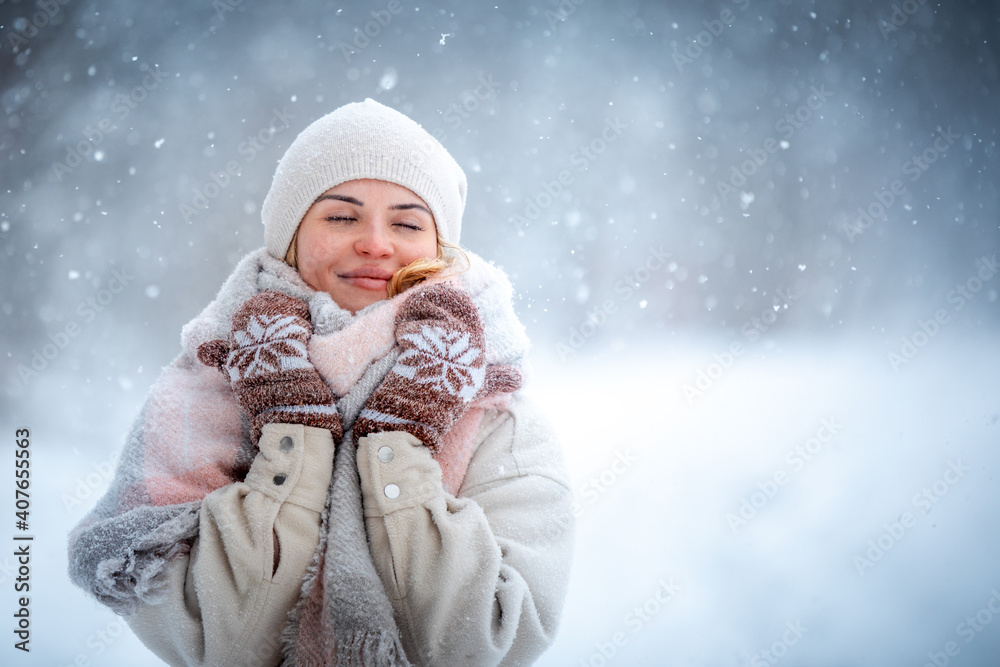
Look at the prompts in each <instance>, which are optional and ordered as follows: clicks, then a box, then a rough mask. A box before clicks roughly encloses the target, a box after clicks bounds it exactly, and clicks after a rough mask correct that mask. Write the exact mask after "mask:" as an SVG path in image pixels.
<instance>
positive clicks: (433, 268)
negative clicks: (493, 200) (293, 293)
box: [285, 229, 470, 299]
mask: <svg viewBox="0 0 1000 667" xmlns="http://www.w3.org/2000/svg"><path fill="white" fill-rule="evenodd" d="M298 245H299V230H298V229H296V230H295V233H294V234H292V241H291V243H289V244H288V250H287V251H286V252H285V264H288V266H290V267H292V268H293V269H295V270H296V271H298V270H299V263H298ZM437 249H438V252H437V257H434V258H429V257H421V258H420V259H415V260H413V261H412V262H410V263H409V264H407V265H406V266H404V267H401V268H399V269H397V270H396V272H395V273H394V274H392V278H390V279H389V284H388V285H386V292H387V294H386V298H388V299H391V298H392V297H394V296H396V295H397V294H402V293H403V292H405V291H406V290H408V289H410V288H411V287H413V286H414V285H417V284H419V283H421V282H423V281H424V280H426V279H427V278H434V277H437V276H438V274H440V273H442V272H443V271H445V270H446V269H450V268H452V267H453V266H454V265H455V263H456V260H457V259H458V258H459V256H461V258H462V260H463V261H464V262H465V268H463V269H462V270H461V271H456V272H455V273H453V274H451V275H452V276H457V275H458V274H460V273H465V272H466V271H468V270H469V265H470V264H469V256H468V255H466V254H465V251H464V250H462V249H461V248H460V247H458V246H457V245H455V244H454V243H449V242H448V241H445V240H443V239H442V238H441V237H440V236H438V237H437ZM441 277H450V276H441Z"/></svg>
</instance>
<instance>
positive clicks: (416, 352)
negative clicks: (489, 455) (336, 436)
mask: <svg viewBox="0 0 1000 667" xmlns="http://www.w3.org/2000/svg"><path fill="white" fill-rule="evenodd" d="M483 340H484V336H483V325H482V323H481V322H480V320H479V313H478V312H477V311H476V306H475V304H474V303H472V299H470V298H469V296H468V295H467V294H466V293H465V292H462V291H460V290H458V289H455V288H454V287H449V286H447V285H444V284H437V285H434V286H433V287H429V288H427V289H421V290H420V291H418V292H415V293H414V294H413V295H412V296H411V297H409V298H408V299H407V300H406V302H405V303H403V305H402V306H401V307H400V309H399V313H398V314H397V315H396V342H397V343H399V345H400V346H401V347H402V348H403V352H402V353H401V354H400V355H399V359H397V360H396V364H395V365H394V366H393V367H392V370H391V371H389V374H388V375H387V376H386V378H385V380H384V381H383V382H382V384H381V385H379V387H378V388H377V389H376V390H375V391H374V392H373V393H372V395H371V396H370V397H369V398H368V402H367V403H365V407H364V409H363V410H362V411H361V414H360V415H359V417H358V420H357V421H356V422H355V423H354V433H355V435H356V436H358V437H361V436H364V435H368V434H369V433H377V432H382V431H407V432H409V433H412V434H413V435H415V436H416V437H417V438H418V439H419V440H420V441H421V442H422V443H424V444H425V445H426V446H427V447H429V448H430V449H431V451H432V452H436V451H437V448H438V445H439V444H440V443H441V437H442V436H443V435H444V433H446V432H447V431H448V429H449V428H450V427H451V425H452V424H453V423H455V421H456V420H457V419H458V418H459V417H461V416H462V414H463V413H464V412H465V411H466V409H467V408H468V405H469V403H470V402H471V401H472V400H473V399H474V398H476V397H477V395H478V394H479V392H480V390H481V389H482V388H483V387H484V380H485V377H486V372H485V368H484V366H485V359H484V353H483Z"/></svg>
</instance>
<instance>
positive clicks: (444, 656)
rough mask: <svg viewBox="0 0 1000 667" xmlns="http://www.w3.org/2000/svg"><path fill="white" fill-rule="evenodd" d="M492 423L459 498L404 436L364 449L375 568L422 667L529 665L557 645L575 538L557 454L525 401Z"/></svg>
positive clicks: (492, 416) (375, 440) (410, 652)
mask: <svg viewBox="0 0 1000 667" xmlns="http://www.w3.org/2000/svg"><path fill="white" fill-rule="evenodd" d="M487 415H488V418H484V420H483V424H482V426H481V428H480V432H479V435H478V441H477V442H476V443H475V445H476V449H475V451H474V453H473V458H472V461H471V464H470V467H469V472H468V474H467V475H466V478H465V482H464V484H463V487H462V489H461V490H460V492H459V495H458V497H455V496H452V495H450V494H448V493H447V492H446V491H445V490H444V488H443V486H442V484H441V468H440V466H439V465H438V464H437V462H435V461H434V460H433V459H432V458H431V456H430V452H429V451H428V450H427V448H426V447H424V446H423V445H422V444H421V443H420V442H419V441H418V440H417V439H416V438H415V437H414V436H412V435H410V434H409V433H405V432H401V431H397V432H387V433H373V434H371V435H369V436H367V437H366V438H361V439H360V441H359V449H358V467H359V474H360V476H361V485H362V494H363V498H364V509H365V521H366V524H367V529H368V535H369V540H370V541H371V548H372V552H373V556H374V560H375V566H376V569H377V570H378V572H379V576H380V577H381V578H382V582H383V585H384V586H385V588H386V591H387V592H388V593H389V596H390V599H391V600H392V603H393V607H394V610H395V613H396V617H397V621H398V624H399V626H400V631H401V633H402V634H403V641H404V646H405V648H406V651H407V657H408V658H409V659H410V660H411V661H412V662H414V663H415V664H419V665H425V664H426V665H499V664H503V665H515V664H529V663H531V662H532V661H533V660H535V659H536V658H537V657H538V656H539V655H540V654H541V653H542V652H543V651H544V650H545V649H546V648H547V647H548V646H549V645H550V644H551V643H552V641H553V640H554V637H555V633H556V629H557V626H558V622H559V618H560V615H561V611H562V607H563V603H564V600H565V596H566V590H567V585H568V579H569V565H570V559H571V556H572V532H573V500H572V493H571V491H570V489H569V486H568V483H567V480H566V474H565V470H564V464H563V462H562V454H561V450H560V447H559V444H558V442H557V440H556V438H555V437H554V435H553V433H552V431H551V429H550V428H549V427H548V426H547V424H546V422H545V420H544V419H543V418H542V417H541V416H540V415H539V414H538V413H537V412H536V411H535V410H534V409H533V408H532V407H531V406H530V405H529V404H528V403H527V402H526V401H525V400H524V399H521V398H517V399H515V401H514V407H512V409H511V410H509V411H505V412H501V413H496V412H494V413H487Z"/></svg>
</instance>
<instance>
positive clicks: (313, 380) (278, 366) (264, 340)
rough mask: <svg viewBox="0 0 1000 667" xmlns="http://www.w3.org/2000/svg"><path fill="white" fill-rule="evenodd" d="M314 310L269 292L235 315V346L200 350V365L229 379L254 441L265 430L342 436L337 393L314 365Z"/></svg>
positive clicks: (210, 344) (218, 344)
mask: <svg viewBox="0 0 1000 667" xmlns="http://www.w3.org/2000/svg"><path fill="white" fill-rule="evenodd" d="M311 335H312V325H311V324H310V323H309V306H308V305H307V304H306V303H305V302H304V301H301V300H299V299H295V298H293V297H290V296H288V295H287V294H282V293H281V292H276V291H274V290H268V291H266V292H261V293H260V294H258V295H256V296H255V297H253V298H252V299H250V300H249V301H247V302H246V303H245V304H243V305H242V306H241V307H240V309H239V310H237V311H236V314H235V315H233V330H232V333H231V335H230V340H229V342H228V343H227V342H226V341H224V340H212V341H208V342H207V343H203V344H202V345H201V346H199V348H198V359H200V360H201V362H202V363H203V364H205V365H206V366H217V367H218V368H219V370H221V371H222V372H223V373H225V374H227V375H228V377H229V381H230V382H231V383H232V386H233V392H234V393H235V394H236V400H237V402H238V403H239V404H240V407H241V408H242V409H243V412H244V413H245V414H246V415H247V417H248V418H249V420H250V425H251V429H252V433H251V435H252V437H253V441H254V442H255V443H256V442H257V441H258V440H259V439H260V431H261V429H262V428H263V427H264V425H265V424H304V425H305V426H315V427H317V428H325V429H329V430H330V432H331V433H332V434H333V438H334V440H336V441H339V440H340V438H341V436H342V429H341V423H340V415H339V414H337V406H336V405H335V404H334V396H333V392H331V391H330V388H329V387H327V386H326V383H325V382H323V379H322V378H321V377H320V375H319V373H318V372H317V371H316V369H315V368H314V367H313V365H312V364H311V363H309V357H308V354H307V344H308V342H309V337H310V336H311Z"/></svg>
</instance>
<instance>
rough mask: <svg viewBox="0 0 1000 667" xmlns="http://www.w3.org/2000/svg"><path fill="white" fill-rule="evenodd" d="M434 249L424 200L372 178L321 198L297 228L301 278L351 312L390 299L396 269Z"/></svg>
mask: <svg viewBox="0 0 1000 667" xmlns="http://www.w3.org/2000/svg"><path fill="white" fill-rule="evenodd" d="M437 251H438V248H437V229H436V228H435V226H434V216H433V215H431V212H430V207H429V206H427V204H426V203H424V200H422V199H421V198H420V197H418V196H417V195H415V194H413V193H412V192H411V191H410V190H408V189H406V188H404V187H403V186H401V185H396V184H395V183H388V182H386V181H376V180H372V179H362V180H356V181H348V182H346V183H341V184H340V185H338V186H336V187H334V188H330V189H329V190H327V191H326V192H324V193H323V194H322V195H320V197H319V199H317V200H316V202H315V203H313V205H312V206H311V207H310V208H309V210H308V211H306V214H305V216H304V217H303V218H302V222H301V223H300V224H299V235H298V246H297V247H296V254H297V264H298V269H299V274H300V275H301V276H302V279H303V280H305V281H306V283H307V284H308V285H309V286H310V287H312V288H313V289H315V290H318V291H322V292H327V293H328V294H329V295H330V296H331V297H332V298H333V300H334V301H336V302H337V305H339V306H340V307H341V308H345V309H347V310H349V311H351V312H352V313H356V312H358V311H359V310H361V309H362V308H364V307H365V306H369V305H371V304H373V303H375V302H376V301H381V300H382V299H385V298H388V296H389V294H388V292H387V286H388V284H389V279H390V278H391V277H392V274H393V273H395V272H396V270H397V269H399V268H402V267H404V266H406V265H407V264H409V263H410V262H412V261H414V260H416V259H421V258H434V257H437Z"/></svg>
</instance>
